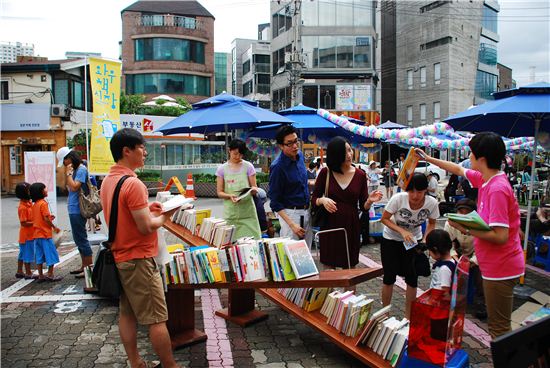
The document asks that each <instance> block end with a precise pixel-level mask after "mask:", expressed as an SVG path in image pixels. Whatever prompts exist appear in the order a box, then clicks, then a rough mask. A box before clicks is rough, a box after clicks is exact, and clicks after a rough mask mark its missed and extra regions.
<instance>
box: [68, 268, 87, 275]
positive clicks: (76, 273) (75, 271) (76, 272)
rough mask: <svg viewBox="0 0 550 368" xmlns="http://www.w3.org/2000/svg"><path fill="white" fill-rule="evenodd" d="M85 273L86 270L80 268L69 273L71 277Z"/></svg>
mask: <svg viewBox="0 0 550 368" xmlns="http://www.w3.org/2000/svg"><path fill="white" fill-rule="evenodd" d="M82 272H84V269H83V268H79V269H78V270H73V271H71V272H69V273H70V274H71V275H78V274H79V273H82Z"/></svg>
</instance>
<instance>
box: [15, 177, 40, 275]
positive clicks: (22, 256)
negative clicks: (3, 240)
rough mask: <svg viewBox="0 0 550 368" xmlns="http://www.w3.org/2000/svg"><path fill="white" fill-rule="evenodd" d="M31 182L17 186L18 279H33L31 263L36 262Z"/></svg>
mask: <svg viewBox="0 0 550 368" xmlns="http://www.w3.org/2000/svg"><path fill="white" fill-rule="evenodd" d="M30 186H31V185H30V184H29V183H25V182H23V183H19V184H17V185H16V186H15V196H16V197H17V198H19V199H20V201H19V208H18V209H17V214H18V216H19V223H20V224H21V228H20V229H19V258H18V259H17V273H16V274H15V277H17V278H18V279H21V278H25V279H27V280H28V279H32V278H36V277H33V275H32V272H31V263H32V262H34V237H33V231H34V229H33V225H32V202H31V197H30V194H29V187H30ZM23 264H25V273H23Z"/></svg>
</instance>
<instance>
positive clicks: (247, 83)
mask: <svg viewBox="0 0 550 368" xmlns="http://www.w3.org/2000/svg"><path fill="white" fill-rule="evenodd" d="M269 71H270V50H269V41H262V40H249V39H242V38H236V39H234V40H233V42H232V43H231V93H232V94H234V95H235V96H240V97H244V98H248V99H250V100H255V101H258V104H259V106H260V107H263V108H267V109H269V108H271V96H270V87H271V76H270V73H269Z"/></svg>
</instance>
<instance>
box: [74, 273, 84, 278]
mask: <svg viewBox="0 0 550 368" xmlns="http://www.w3.org/2000/svg"><path fill="white" fill-rule="evenodd" d="M74 277H75V279H83V278H84V272H82V273H81V274H78V275H74Z"/></svg>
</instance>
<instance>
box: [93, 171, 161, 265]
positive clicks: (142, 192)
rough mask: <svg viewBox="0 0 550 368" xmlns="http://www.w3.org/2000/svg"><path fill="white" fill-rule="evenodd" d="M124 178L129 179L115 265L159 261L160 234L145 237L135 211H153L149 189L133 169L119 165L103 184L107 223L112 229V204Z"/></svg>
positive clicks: (120, 213)
mask: <svg viewBox="0 0 550 368" xmlns="http://www.w3.org/2000/svg"><path fill="white" fill-rule="evenodd" d="M124 175H130V176H131V177H130V178H128V179H126V181H125V182H124V184H122V188H121V189H120V195H119V198H118V219H117V232H116V237H115V240H114V242H113V244H112V246H111V250H112V252H113V256H114V257H115V262H117V263H120V262H124V261H129V260H132V259H138V258H150V257H155V256H156V255H157V253H158V240H157V232H156V231H154V232H153V233H151V234H149V235H143V234H141V233H140V232H139V230H138V228H137V224H136V222H135V220H134V218H133V217H132V213H131V211H136V210H141V209H143V208H146V207H149V202H148V198H149V193H148V191H147V187H146V186H145V184H143V182H142V181H141V180H139V179H138V178H137V176H136V173H135V172H133V171H132V170H130V169H129V168H127V167H125V166H122V165H118V164H115V165H114V166H112V167H111V169H110V170H109V175H107V177H105V179H104V180H103V183H102V184H101V204H102V206H103V213H104V214H105V222H106V223H107V226H109V220H110V216H111V203H112V201H113V195H114V193H115V188H116V185H117V184H118V181H119V180H120V178H122V177H123V176H124Z"/></svg>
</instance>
